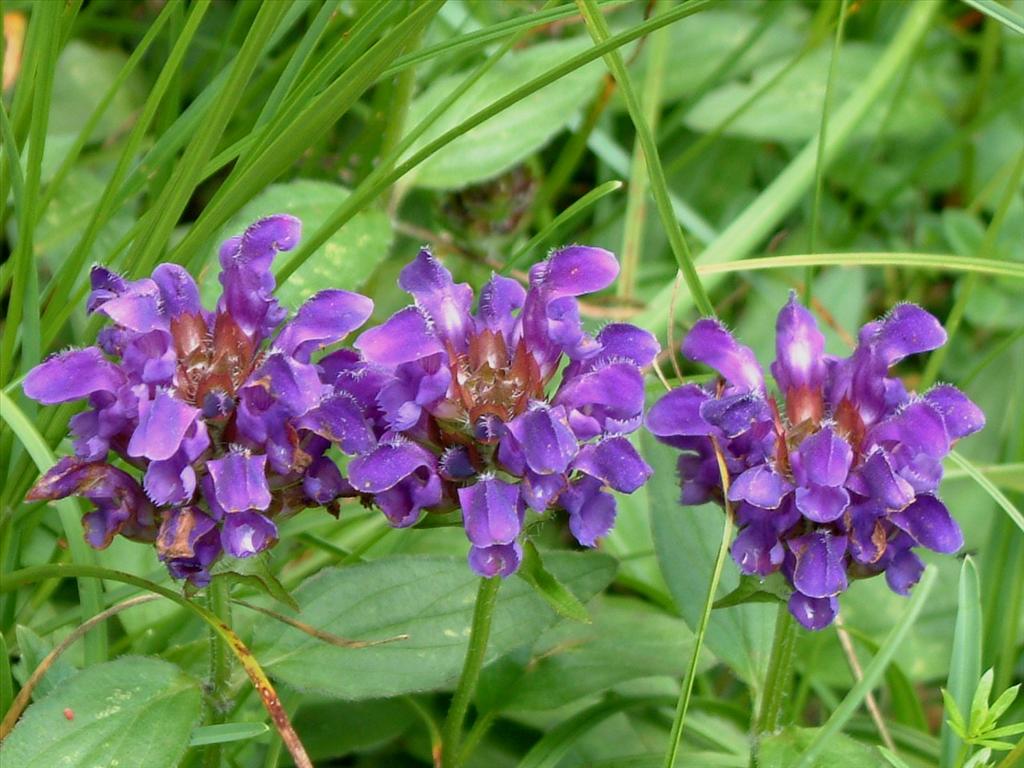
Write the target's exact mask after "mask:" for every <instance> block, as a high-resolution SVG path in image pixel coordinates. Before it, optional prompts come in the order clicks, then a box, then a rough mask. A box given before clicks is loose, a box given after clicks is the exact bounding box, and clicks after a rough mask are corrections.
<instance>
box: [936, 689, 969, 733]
mask: <svg viewBox="0 0 1024 768" xmlns="http://www.w3.org/2000/svg"><path fill="white" fill-rule="evenodd" d="M942 701H943V703H944V705H945V708H946V714H947V715H949V719H948V720H947V721H946V722H948V723H949V727H950V728H952V729H953V732H954V733H956V735H957V736H959V737H960V738H961V739H966V738H967V723H965V722H964V716H963V713H961V712H960V707H959V706H958V705H957V703H956V699H954V698H953V696H952V695H951V694H950V692H949V691H947V690H946V689H945V688H943V689H942Z"/></svg>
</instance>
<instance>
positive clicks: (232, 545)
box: [220, 512, 277, 557]
mask: <svg viewBox="0 0 1024 768" xmlns="http://www.w3.org/2000/svg"><path fill="white" fill-rule="evenodd" d="M220 540H221V543H222V544H223V545H224V549H225V550H226V551H227V552H228V554H230V555H232V556H234V557H252V556H253V555H257V554H259V553H260V552H262V551H263V550H265V549H268V548H269V547H271V546H273V544H274V542H275V541H277V526H276V525H274V523H273V522H272V521H270V520H268V519H267V518H266V517H264V516H263V515H261V514H260V513H259V512H236V513H234V514H230V515H228V516H227V517H226V518H224V527H223V529H222V530H221V534H220Z"/></svg>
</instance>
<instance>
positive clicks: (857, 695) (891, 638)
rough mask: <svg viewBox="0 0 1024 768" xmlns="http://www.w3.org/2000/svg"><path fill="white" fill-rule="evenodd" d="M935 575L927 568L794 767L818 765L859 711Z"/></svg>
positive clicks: (915, 615)
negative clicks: (831, 742)
mask: <svg viewBox="0 0 1024 768" xmlns="http://www.w3.org/2000/svg"><path fill="white" fill-rule="evenodd" d="M935 578H936V571H935V569H934V568H931V567H929V568H925V571H924V574H923V575H922V577H921V581H920V583H918V585H917V586H916V587H914V595H913V597H911V598H910V602H909V603H908V605H907V610H906V612H905V613H904V615H903V617H902V618H901V619H900V621H899V623H898V624H897V625H896V626H895V627H893V628H892V630H891V631H890V632H889V634H888V635H887V636H886V638H885V642H883V643H882V647H881V648H880V649H879V651H878V653H877V654H875V656H874V658H872V659H871V663H870V664H868V665H867V666H866V667H865V668H864V677H862V678H861V679H860V681H859V682H858V683H857V684H856V685H854V686H853V688H851V689H850V691H849V692H848V693H847V694H846V696H844V697H843V700H842V701H841V702H839V706H838V707H836V708H835V710H834V711H833V712H832V714H831V715H830V716H829V718H828V720H827V721H826V722H825V724H824V725H823V726H822V727H821V728H819V729H818V730H817V732H816V733H815V735H814V738H813V739H811V742H810V743H809V744H808V745H807V748H806V749H805V750H804V752H803V753H802V754H801V755H800V761H799V762H798V763H797V764H796V766H794V768H810V767H811V766H813V765H815V764H816V763H815V760H816V758H817V757H818V756H819V755H820V753H821V751H822V750H823V749H824V748H825V747H826V746H827V745H828V743H829V740H830V739H831V738H832V737H833V736H835V735H836V734H838V733H839V732H840V731H841V730H842V728H843V726H844V725H845V724H846V722H847V721H848V720H849V719H850V717H851V716H852V715H853V713H854V712H855V711H856V710H857V707H859V706H860V704H861V702H862V701H863V700H864V697H865V696H866V695H867V694H868V691H871V690H873V689H874V687H875V685H877V684H878V681H879V680H880V679H881V678H882V676H883V675H884V674H885V669H886V667H887V666H889V662H890V661H891V660H892V657H893V655H895V653H896V651H897V650H898V649H899V647H900V645H901V644H902V642H903V638H905V637H906V635H907V632H909V631H910V628H911V627H912V626H913V625H914V622H915V621H917V618H918V616H920V614H921V611H922V610H923V609H924V606H925V604H926V603H927V601H928V597H929V595H931V592H932V588H933V587H934V586H935Z"/></svg>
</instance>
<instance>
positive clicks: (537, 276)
mask: <svg viewBox="0 0 1024 768" xmlns="http://www.w3.org/2000/svg"><path fill="white" fill-rule="evenodd" d="M618 274H619V262H618V260H617V259H616V258H615V254H613V253H611V252H610V251H606V250H604V249H603V248H594V247H592V246H588V245H570V246H568V247H566V248H560V249H559V250H557V251H555V252H554V253H553V254H551V256H550V257H549V258H547V259H546V260H545V261H542V262H539V263H538V264H534V265H533V267H531V269H530V285H531V286H532V287H536V288H540V289H541V290H542V291H543V292H544V293H545V294H546V295H548V296H549V297H555V296H582V295H583V294H585V293H594V292H596V291H600V290H603V289H604V288H607V287H608V286H609V285H611V284H612V282H613V281H614V280H615V277H616V276H617V275H618Z"/></svg>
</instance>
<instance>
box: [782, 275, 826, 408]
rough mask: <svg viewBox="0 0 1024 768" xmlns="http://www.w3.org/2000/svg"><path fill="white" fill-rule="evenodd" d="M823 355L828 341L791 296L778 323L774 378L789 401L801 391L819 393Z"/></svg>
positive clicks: (813, 320)
mask: <svg viewBox="0 0 1024 768" xmlns="http://www.w3.org/2000/svg"><path fill="white" fill-rule="evenodd" d="M824 352H825V337H824V336H823V335H822V333H821V331H820V330H818V323H817V321H815V319H814V315H812V314H811V313H810V312H808V311H807V309H806V308H805V307H804V306H803V305H801V304H800V302H799V301H797V298H796V293H795V292H790V294H789V302H788V303H787V304H786V306H784V307H783V308H782V310H780V312H779V316H778V319H777V320H776V321H775V362H774V363H772V374H773V375H774V376H775V380H776V382H778V385H779V388H780V389H781V390H782V391H783V392H784V393H785V394H786V398H787V400H788V399H789V398H790V397H791V393H794V394H795V393H796V392H797V391H799V390H806V391H811V392H819V393H820V391H821V386H822V383H823V382H824V380H825V358H824ZM793 420H794V422H796V423H799V422H800V421H803V419H793Z"/></svg>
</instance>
